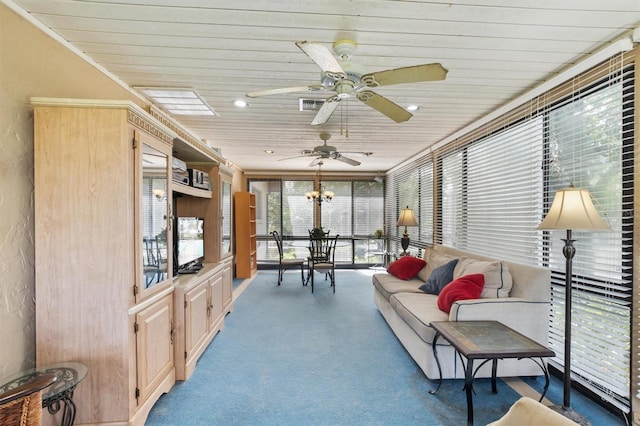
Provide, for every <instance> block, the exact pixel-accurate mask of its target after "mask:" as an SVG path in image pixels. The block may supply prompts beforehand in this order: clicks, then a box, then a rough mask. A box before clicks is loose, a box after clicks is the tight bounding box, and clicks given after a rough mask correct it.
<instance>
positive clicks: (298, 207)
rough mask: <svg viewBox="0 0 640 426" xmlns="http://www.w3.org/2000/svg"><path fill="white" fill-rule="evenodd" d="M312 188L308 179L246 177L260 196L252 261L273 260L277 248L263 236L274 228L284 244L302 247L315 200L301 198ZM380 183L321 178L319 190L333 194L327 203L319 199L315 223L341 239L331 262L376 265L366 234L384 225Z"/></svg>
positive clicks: (372, 245)
mask: <svg viewBox="0 0 640 426" xmlns="http://www.w3.org/2000/svg"><path fill="white" fill-rule="evenodd" d="M313 187H314V181H313V180H286V179H272V180H261V179H249V191H251V192H254V193H260V194H261V196H260V198H261V200H260V201H257V202H256V205H257V206H261V208H263V209H264V210H265V212H264V215H263V216H261V217H263V218H264V219H262V220H259V221H258V223H257V226H256V228H257V233H258V240H259V241H258V261H271V260H275V259H277V255H278V252H277V248H276V247H275V243H274V244H272V242H273V241H272V238H271V236H270V235H269V233H270V232H271V231H274V230H276V231H278V232H280V233H281V235H282V236H283V240H284V245H285V246H292V247H293V246H295V245H296V244H297V245H298V246H300V245H301V244H302V246H301V247H303V249H306V245H304V244H305V243H306V239H307V238H308V230H310V229H312V228H313V227H314V224H315V223H316V218H315V217H314V215H315V214H316V211H317V210H316V207H317V203H316V202H313V203H312V202H310V201H309V200H307V198H306V197H305V193H306V192H309V191H311V190H313ZM383 187H384V186H383V184H382V183H380V182H375V181H373V180H372V181H369V180H324V181H323V182H322V188H323V189H326V190H330V191H332V192H333V193H334V197H333V199H332V200H331V202H330V203H327V202H323V203H322V205H321V207H320V208H319V212H320V217H319V223H320V225H321V226H322V227H323V228H324V229H325V230H327V231H331V235H336V234H340V238H341V240H342V239H344V241H342V242H341V243H340V244H339V246H338V248H337V250H336V262H338V261H339V262H342V263H372V262H373V263H379V261H380V260H381V259H378V260H377V261H373V260H371V257H370V254H369V253H370V252H373V251H376V252H380V247H379V244H375V243H371V242H370V241H369V237H370V236H372V235H374V234H375V232H376V230H379V229H383V228H384V222H383V219H384V213H383V209H384V191H383ZM261 201H263V202H261ZM287 239H293V240H296V239H297V240H298V243H293V242H287ZM300 240H303V242H300ZM272 246H273V247H272ZM374 246H375V248H376V249H375V250H374V249H373V247H374ZM292 250H293V248H292ZM296 250H297V249H296ZM302 251H304V250H302ZM378 257H380V254H378Z"/></svg>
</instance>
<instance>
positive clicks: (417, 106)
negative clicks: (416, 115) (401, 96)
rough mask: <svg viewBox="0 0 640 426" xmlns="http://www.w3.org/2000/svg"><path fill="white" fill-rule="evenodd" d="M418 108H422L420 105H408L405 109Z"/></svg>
mask: <svg viewBox="0 0 640 426" xmlns="http://www.w3.org/2000/svg"><path fill="white" fill-rule="evenodd" d="M420 108H422V107H421V106H420V105H409V106H408V107H407V111H418V110H419V109H420Z"/></svg>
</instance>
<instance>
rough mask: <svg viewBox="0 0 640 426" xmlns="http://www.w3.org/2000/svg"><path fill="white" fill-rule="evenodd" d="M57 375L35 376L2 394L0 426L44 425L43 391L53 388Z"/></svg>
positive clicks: (0, 400) (0, 396)
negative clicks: (49, 387)
mask: <svg viewBox="0 0 640 426" xmlns="http://www.w3.org/2000/svg"><path fill="white" fill-rule="evenodd" d="M56 379H57V377H56V375H55V374H53V373H51V374H43V375H38V376H34V377H33V378H31V379H30V380H29V381H27V382H25V383H23V384H21V385H19V386H16V387H15V388H13V389H9V390H7V391H5V392H3V393H0V425H11V426H14V425H15V426H36V425H38V426H39V425H40V424H42V390H43V389H45V388H46V387H48V386H51V384H52V383H53V382H55V381H56Z"/></svg>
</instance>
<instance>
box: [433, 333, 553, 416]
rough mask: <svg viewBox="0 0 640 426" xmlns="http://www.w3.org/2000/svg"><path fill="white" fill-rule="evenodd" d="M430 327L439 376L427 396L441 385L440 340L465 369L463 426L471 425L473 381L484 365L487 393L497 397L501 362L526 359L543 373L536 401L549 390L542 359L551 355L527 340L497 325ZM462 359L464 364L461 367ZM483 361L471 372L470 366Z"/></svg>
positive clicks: (538, 345) (472, 368)
mask: <svg viewBox="0 0 640 426" xmlns="http://www.w3.org/2000/svg"><path fill="white" fill-rule="evenodd" d="M431 327H433V329H434V330H435V331H436V335H435V337H434V339H433V343H432V347H433V353H434V355H435V359H436V363H437V365H438V373H439V374H440V378H439V382H438V387H437V388H436V389H435V390H432V391H431V392H430V393H431V394H435V393H436V392H437V391H438V389H440V386H441V385H442V369H441V367H440V360H439V359H438V352H437V348H436V342H437V341H438V339H439V338H440V336H442V337H443V338H444V339H445V340H446V341H447V342H449V343H450V344H451V345H452V346H453V347H454V348H455V349H456V351H457V352H458V356H459V357H460V362H461V363H462V365H463V366H464V368H465V379H464V390H465V391H466V393H467V425H473V378H474V377H475V375H476V373H477V371H478V370H479V369H480V367H482V366H483V365H484V364H486V363H487V362H489V361H491V362H492V369H491V391H492V392H494V393H497V391H498V390H497V387H496V372H497V369H498V360H499V359H504V358H516V359H522V358H528V359H531V360H532V361H533V362H535V363H536V364H537V365H538V366H540V368H541V369H542V372H543V373H544V378H545V384H544V390H543V392H542V396H540V401H542V398H544V395H545V394H546V393H547V389H548V388H549V370H548V369H547V366H546V364H545V363H544V361H543V358H547V357H553V356H555V353H554V352H553V351H552V350H551V349H549V348H546V347H544V346H542V345H540V344H539V343H537V342H536V341H534V340H531V339H530V338H528V337H527V336H525V335H523V334H520V333H518V332H517V331H515V330H513V329H511V328H509V327H507V326H506V325H504V324H502V323H501V322H498V321H433V322H432V323H431ZM465 359H466V363H465ZM475 360H484V361H483V362H482V363H480V365H478V366H477V367H476V368H475V370H474V367H473V362H474V361H475Z"/></svg>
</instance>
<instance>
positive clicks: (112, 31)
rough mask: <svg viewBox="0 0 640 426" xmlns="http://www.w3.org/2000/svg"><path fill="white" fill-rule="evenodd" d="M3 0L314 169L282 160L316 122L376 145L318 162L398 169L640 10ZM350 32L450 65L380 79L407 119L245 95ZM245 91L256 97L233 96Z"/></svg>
mask: <svg viewBox="0 0 640 426" xmlns="http://www.w3.org/2000/svg"><path fill="white" fill-rule="evenodd" d="M2 1H3V2H5V3H7V4H8V3H12V6H13V7H14V8H15V7H18V8H22V9H24V11H26V12H27V13H28V14H30V15H31V16H32V17H33V18H35V19H36V20H38V21H41V22H42V24H44V26H46V27H48V28H50V29H51V30H52V31H53V32H55V33H57V34H58V35H59V36H61V37H62V38H63V39H65V40H67V41H68V42H69V43H70V44H71V45H73V46H74V47H75V48H77V49H78V50H79V51H81V52H83V54H84V55H86V56H87V57H88V58H91V59H92V60H93V61H95V62H97V63H98V64H100V65H101V66H102V67H104V68H105V69H107V70H108V71H109V72H111V73H112V74H113V75H114V76H116V77H117V78H119V79H120V80H122V81H123V82H125V83H126V84H127V85H129V86H131V87H138V86H159V87H189V88H194V89H195V90H197V91H198V93H199V94H200V95H201V96H202V97H203V98H204V99H205V100H206V101H207V102H208V103H209V104H210V105H211V106H212V107H213V108H214V109H215V110H216V112H217V113H218V114H219V117H207V118H191V119H183V118H179V117H176V119H177V120H178V121H179V122H181V123H183V124H184V125H185V126H186V127H187V128H189V129H190V130H191V131H192V132H193V133H194V134H195V135H197V136H198V137H200V138H202V139H203V140H206V141H208V143H210V144H211V145H212V146H214V147H217V148H219V149H220V150H221V152H222V154H223V155H224V157H225V158H227V159H229V160H230V161H232V162H233V163H235V164H236V165H238V166H239V167H240V168H242V169H244V170H245V171H276V170H283V171H309V170H310V169H309V168H308V164H309V163H310V161H311V159H312V158H299V159H292V160H287V161H277V160H280V159H283V158H287V157H294V156H297V155H300V153H301V151H302V150H303V149H312V148H313V147H314V146H316V145H320V144H321V143H322V141H321V140H320V138H319V134H320V133H321V132H328V133H330V134H331V135H332V137H331V139H330V141H329V142H330V144H331V145H335V146H337V148H338V149H339V150H342V151H370V152H373V155H371V156H369V157H365V158H357V160H358V161H361V162H362V164H361V165H360V166H357V167H354V166H351V165H349V164H346V163H343V162H339V161H335V160H329V161H326V162H325V165H324V167H323V170H328V171H338V172H348V173H358V172H368V173H372V172H373V173H378V172H381V171H386V170H389V169H390V168H392V167H393V166H395V165H397V164H399V163H401V162H403V161H405V160H407V159H410V158H411V157H412V156H414V155H416V154H417V153H420V152H422V151H424V150H425V149H427V148H428V147H429V146H431V145H433V144H435V143H437V142H439V141H441V140H443V139H445V138H446V137H447V136H450V135H452V134H454V133H455V132H456V131H458V130H460V129H462V128H464V127H465V126H467V125H469V124H471V123H473V122H474V121H476V120H478V119H479V118H481V117H483V116H484V115H486V114H488V113H490V112H491V111H493V110H495V109H497V108H499V107H500V106H502V105H504V104H506V103H508V102H509V101H510V100H513V99H515V98H517V97H518V96H520V95H522V94H524V93H526V92H527V91H529V90H531V89H532V88H534V87H536V86H538V85H540V84H541V83H543V82H544V81H546V80H548V79H550V78H552V77H553V76H554V75H556V74H557V73H559V72H560V71H562V70H565V69H567V68H568V67H570V66H571V65H573V64H575V63H577V62H579V61H581V60H583V59H584V58H586V57H587V56H589V55H590V54H591V53H593V52H595V51H597V50H599V49H601V48H603V47H605V46H607V45H608V44H609V43H611V42H613V41H616V40H618V39H620V38H621V37H628V36H629V35H630V34H631V32H632V31H633V29H634V28H636V27H637V26H638V24H639V23H640V2H639V1H638V0H607V1H602V0H520V1H513V0H453V1H417V0H396V1H381V0H352V1H346V0H324V1H317V0H315V1H313V0H301V1H293V0H216V1H208V0H108V1H107V0H78V1H71V0H13V1H12V2H11V1H10V0H2ZM344 38H348V39H353V40H355V41H356V42H357V43H358V47H357V50H356V52H355V54H354V55H353V58H352V60H353V61H354V62H357V63H359V64H361V65H362V66H363V67H364V68H365V69H366V70H368V71H379V70H384V69H390V68H397V67H403V66H410V65H417V64H424V63H432V62H439V63H441V64H442V65H443V66H444V67H445V68H446V69H448V70H449V72H448V75H447V78H446V80H445V81H437V82H422V83H412V84H403V85H395V86H386V87H379V88H376V89H375V91H376V92H377V93H379V94H381V95H383V96H385V97H387V98H388V99H390V100H392V101H394V102H396V103H397V104H399V105H401V106H403V107H406V106H408V105H411V104H415V105H420V107H421V109H420V110H419V111H417V112H416V113H414V116H413V117H412V118H411V119H410V120H409V121H407V122H404V123H395V122H393V121H391V120H390V119H389V118H387V117H385V116H384V115H382V114H380V113H379V112H378V111H376V110H374V109H372V108H369V107H368V106H366V105H364V104H362V103H360V102H359V101H357V100H349V101H347V102H343V103H342V106H341V107H339V108H338V109H337V110H336V111H335V113H334V114H333V115H332V117H331V118H330V119H329V121H328V122H327V123H326V124H323V125H319V126H311V125H310V123H311V121H312V119H313V118H314V116H315V111H299V99H301V98H308V99H325V98H327V97H328V96H330V95H331V93H327V92H314V93H288V94H280V95H273V96H266V97H260V98H252V99H249V98H247V97H246V96H245V94H246V93H247V92H249V91H259V90H266V89H272V88H279V87H289V86H303V85H309V84H318V83H319V82H320V70H319V68H318V67H317V65H316V64H315V63H313V62H312V61H311V59H309V57H308V56H306V55H305V54H304V53H303V52H302V51H301V50H300V49H298V48H297V47H296V45H295V44H294V42H296V41H303V40H308V41H311V42H315V43H320V44H324V45H325V46H327V47H328V48H329V49H331V46H332V43H333V42H334V41H336V40H339V39H344ZM236 99H245V100H248V101H249V103H250V106H249V108H246V109H238V108H235V107H234V106H233V105H232V102H233V101H234V100H236ZM347 128H348V137H346V135H345V130H346V129H347ZM341 130H342V133H343V134H342V135H341ZM265 150H273V151H274V153H273V154H267V153H265Z"/></svg>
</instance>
